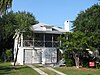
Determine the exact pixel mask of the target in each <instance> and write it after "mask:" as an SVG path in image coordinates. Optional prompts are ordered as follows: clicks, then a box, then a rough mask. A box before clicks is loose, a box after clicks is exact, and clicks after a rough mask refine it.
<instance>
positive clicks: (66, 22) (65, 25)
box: [64, 20, 69, 32]
mask: <svg viewBox="0 0 100 75" xmlns="http://www.w3.org/2000/svg"><path fill="white" fill-rule="evenodd" d="M64 30H66V31H67V32H69V20H66V21H65V22H64Z"/></svg>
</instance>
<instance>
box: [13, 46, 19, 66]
mask: <svg viewBox="0 0 100 75" xmlns="http://www.w3.org/2000/svg"><path fill="white" fill-rule="evenodd" d="M18 50H19V48H18V44H17V52H16V56H15V60H14V66H15V65H16V61H17V55H18Z"/></svg>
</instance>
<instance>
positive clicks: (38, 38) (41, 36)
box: [34, 33, 44, 47]
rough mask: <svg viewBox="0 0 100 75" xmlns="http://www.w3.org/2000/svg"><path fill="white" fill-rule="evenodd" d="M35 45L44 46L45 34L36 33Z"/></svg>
mask: <svg viewBox="0 0 100 75" xmlns="http://www.w3.org/2000/svg"><path fill="white" fill-rule="evenodd" d="M34 46H35V47H43V46H44V34H41V33H35V35H34Z"/></svg>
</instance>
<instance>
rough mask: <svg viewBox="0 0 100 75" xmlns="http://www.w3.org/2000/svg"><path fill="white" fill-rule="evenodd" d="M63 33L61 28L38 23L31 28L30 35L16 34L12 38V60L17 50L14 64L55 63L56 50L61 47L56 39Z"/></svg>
mask: <svg viewBox="0 0 100 75" xmlns="http://www.w3.org/2000/svg"><path fill="white" fill-rule="evenodd" d="M65 32H66V31H65V30H63V29H61V28H57V27H53V26H49V25H47V24H42V23H38V24H36V25H33V26H32V34H30V33H28V32H22V33H21V34H20V33H16V34H15V36H14V59H15V57H16V52H17V50H18V55H17V61H16V63H17V64H19V65H23V64H33V63H41V64H55V63H57V60H58V59H57V57H58V55H57V52H58V51H57V50H58V47H59V46H60V45H61V41H58V40H57V38H58V37H59V36H60V35H61V34H62V33H65Z"/></svg>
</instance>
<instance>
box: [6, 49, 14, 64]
mask: <svg viewBox="0 0 100 75" xmlns="http://www.w3.org/2000/svg"><path fill="white" fill-rule="evenodd" d="M5 54H6V61H7V62H10V61H11V59H12V51H11V50H6V51H5Z"/></svg>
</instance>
